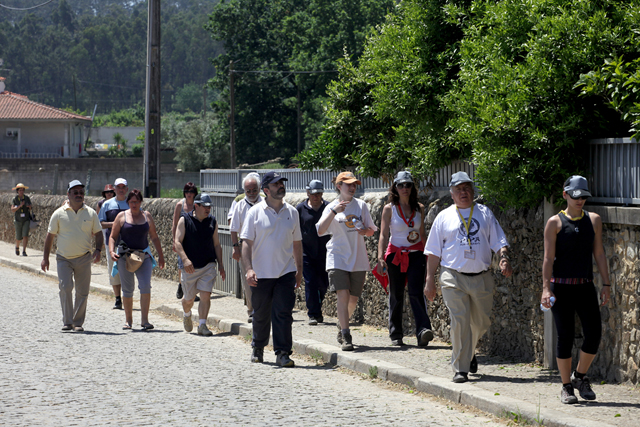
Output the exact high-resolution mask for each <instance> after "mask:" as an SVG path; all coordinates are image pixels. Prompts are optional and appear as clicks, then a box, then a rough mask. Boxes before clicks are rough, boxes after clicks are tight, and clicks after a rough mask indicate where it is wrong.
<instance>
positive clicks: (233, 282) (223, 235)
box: [214, 227, 242, 298]
mask: <svg viewBox="0 0 640 427" xmlns="http://www.w3.org/2000/svg"><path fill="white" fill-rule="evenodd" d="M218 237H219V239H220V244H221V245H222V262H223V263H224V268H225V272H226V275H227V277H226V278H225V280H221V279H220V277H218V278H217V279H216V283H215V285H214V289H215V290H216V291H218V292H220V293H224V294H227V295H233V296H235V297H237V298H242V288H241V286H242V285H241V283H240V266H239V265H238V262H237V261H236V260H234V259H233V258H231V256H232V255H233V245H232V243H231V233H230V232H229V230H228V229H225V228H221V227H218Z"/></svg>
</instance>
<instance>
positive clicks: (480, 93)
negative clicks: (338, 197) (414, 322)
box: [300, 0, 639, 206]
mask: <svg viewBox="0 0 640 427" xmlns="http://www.w3.org/2000/svg"><path fill="white" fill-rule="evenodd" d="M638 3H639V0H629V1H615V2H610V1H592V0H573V1H560V0H503V1H488V0H475V1H471V0H469V1H455V0H454V1H445V0H407V1H403V2H402V3H401V6H400V7H399V8H398V9H397V13H396V14H395V15H392V16H389V17H388V19H387V21H386V22H385V23H384V24H383V25H381V26H380V29H379V31H378V33H377V34H376V35H374V36H372V37H371V38H370V39H369V40H368V43H367V46H366V48H365V53H364V55H363V57H362V58H361V59H360V63H359V64H357V65H356V64H352V63H351V62H350V61H348V60H345V61H344V63H343V64H342V66H341V73H340V78H339V80H338V81H336V82H335V83H334V84H333V85H332V86H331V90H330V91H329V94H330V102H329V107H328V113H327V122H326V124H325V126H324V129H323V131H322V134H321V136H320V137H319V138H318V140H317V141H316V143H315V144H314V145H313V146H312V147H311V148H310V149H309V150H308V151H307V152H305V153H303V154H302V155H301V156H300V159H301V161H302V164H303V166H304V167H307V168H312V167H320V166H326V167H331V168H333V169H342V168H345V167H349V166H351V167H356V168H358V169H359V171H360V172H362V173H364V174H365V175H368V176H378V175H381V174H382V175H384V174H387V175H390V174H393V173H394V172H395V171H397V170H398V169H401V168H410V169H412V170H413V171H414V172H415V173H416V174H417V175H419V176H422V177H429V176H430V175H432V174H433V173H435V171H436V170H437V168H438V167H440V166H442V165H443V164H446V163H449V162H450V161H451V160H455V159H458V158H466V159H469V160H471V161H473V162H474V163H475V164H476V165H477V166H478V167H477V180H478V183H479V185H480V187H481V189H482V192H483V194H484V195H485V196H486V197H489V198H492V199H494V200H497V201H500V202H504V203H505V204H507V205H511V206H527V205H533V204H536V203H539V202H540V200H541V199H542V197H544V196H549V195H552V194H554V193H555V192H556V191H557V189H558V188H559V187H560V185H561V183H562V182H563V181H564V179H565V178H566V176H567V175H570V174H572V173H585V166H586V165H585V163H584V159H585V156H584V149H585V147H586V141H587V140H588V139H589V138H594V137H601V136H612V135H614V136H620V135H628V132H629V131H628V130H629V126H628V125H627V124H624V123H622V122H621V120H620V116H619V115H618V114H617V113H615V112H614V111H613V110H611V109H609V108H607V106H606V105H605V103H604V102H603V101H602V100H601V99H600V98H597V97H596V96H584V97H581V96H580V91H579V90H578V89H576V88H575V85H576V83H578V81H579V80H580V76H581V74H584V73H587V72H589V71H591V70H595V69H599V68H600V67H602V65H603V64H604V63H605V60H606V58H608V57H616V56H619V55H625V58H626V59H627V60H633V59H635V58H637V57H638V50H637V46H638V45H637V43H635V44H634V43H629V39H630V38H637V37H638V31H637V25H638V24H637V21H634V20H633V19H629V18H628V14H629V12H630V11H631V10H633V9H634V8H635V10H637V9H638V6H639V4H638Z"/></svg>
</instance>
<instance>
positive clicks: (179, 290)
mask: <svg viewBox="0 0 640 427" xmlns="http://www.w3.org/2000/svg"><path fill="white" fill-rule="evenodd" d="M183 296H184V292H182V283H178V290H177V291H176V298H178V299H182V297H183Z"/></svg>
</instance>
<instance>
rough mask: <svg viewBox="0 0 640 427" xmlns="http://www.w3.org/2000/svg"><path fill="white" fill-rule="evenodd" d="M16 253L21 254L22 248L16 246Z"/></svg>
mask: <svg viewBox="0 0 640 427" xmlns="http://www.w3.org/2000/svg"><path fill="white" fill-rule="evenodd" d="M16 255H18V256H20V248H19V247H18V248H16Z"/></svg>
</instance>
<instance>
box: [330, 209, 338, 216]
mask: <svg viewBox="0 0 640 427" xmlns="http://www.w3.org/2000/svg"><path fill="white" fill-rule="evenodd" d="M329 210H330V211H331V212H333V214H334V215H338V212H336V211H335V209H333V208H329Z"/></svg>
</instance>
